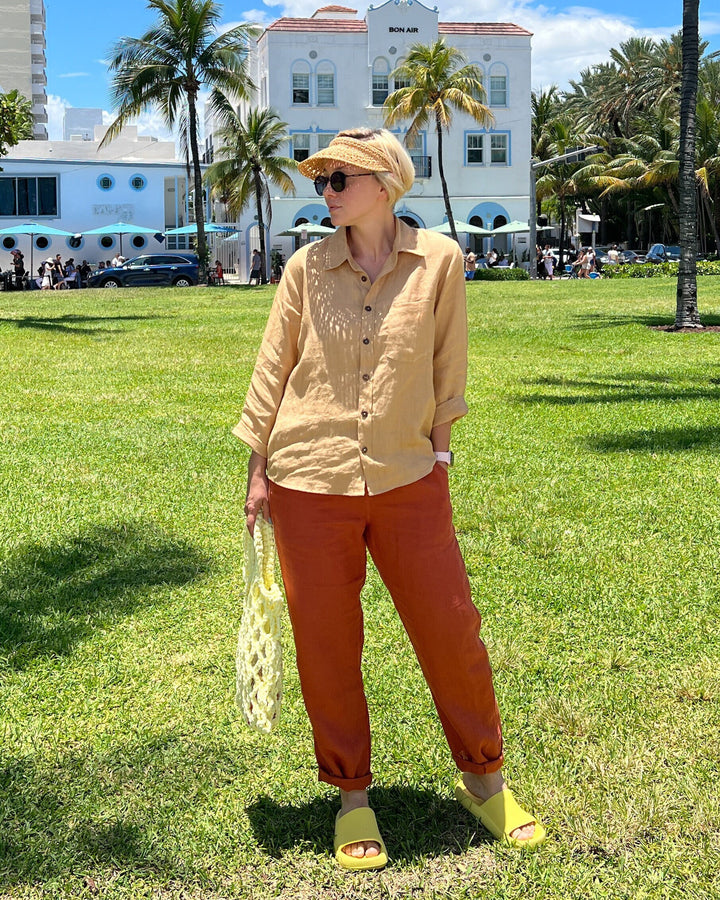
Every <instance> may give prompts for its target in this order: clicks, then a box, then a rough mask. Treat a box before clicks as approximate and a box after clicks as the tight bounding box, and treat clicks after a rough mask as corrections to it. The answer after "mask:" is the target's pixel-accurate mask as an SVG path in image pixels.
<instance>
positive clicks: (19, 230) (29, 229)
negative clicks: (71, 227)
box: [0, 222, 75, 277]
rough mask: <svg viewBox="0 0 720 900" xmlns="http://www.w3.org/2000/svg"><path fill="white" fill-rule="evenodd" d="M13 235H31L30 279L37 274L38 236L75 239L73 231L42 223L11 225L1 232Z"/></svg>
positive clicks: (0, 232) (0, 233) (0, 231)
mask: <svg viewBox="0 0 720 900" xmlns="http://www.w3.org/2000/svg"><path fill="white" fill-rule="evenodd" d="M2 234H11V235H13V236H15V235H16V234H29V235H30V277H33V276H34V274H35V271H34V262H33V249H34V238H36V237H37V236H38V235H41V234H43V235H45V236H46V237H74V236H75V235H74V233H73V232H72V231H63V230H62V229H61V228H53V227H52V226H51V225H42V224H40V222H23V224H22V225H11V226H10V228H3V229H2V230H0V235H2Z"/></svg>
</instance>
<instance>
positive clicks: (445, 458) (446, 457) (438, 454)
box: [435, 450, 455, 466]
mask: <svg viewBox="0 0 720 900" xmlns="http://www.w3.org/2000/svg"><path fill="white" fill-rule="evenodd" d="M435 459H436V460H437V461H438V462H444V463H447V464H448V465H449V466H451V465H453V463H454V462H455V454H454V453H453V452H452V450H444V451H443V450H436V451H435Z"/></svg>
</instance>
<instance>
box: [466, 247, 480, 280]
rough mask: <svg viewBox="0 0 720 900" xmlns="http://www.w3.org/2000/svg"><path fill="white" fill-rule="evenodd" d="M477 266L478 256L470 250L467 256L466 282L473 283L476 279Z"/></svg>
mask: <svg viewBox="0 0 720 900" xmlns="http://www.w3.org/2000/svg"><path fill="white" fill-rule="evenodd" d="M476 265H477V256H475V254H474V253H473V252H472V250H468V252H467V256H466V257H465V280H466V281H472V280H473V278H474V277H475V268H476Z"/></svg>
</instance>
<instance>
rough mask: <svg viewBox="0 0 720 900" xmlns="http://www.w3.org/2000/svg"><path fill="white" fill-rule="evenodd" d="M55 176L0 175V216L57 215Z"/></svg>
mask: <svg viewBox="0 0 720 900" xmlns="http://www.w3.org/2000/svg"><path fill="white" fill-rule="evenodd" d="M57 212H58V204H57V178H55V177H54V176H53V177H43V178H12V177H0V216H57Z"/></svg>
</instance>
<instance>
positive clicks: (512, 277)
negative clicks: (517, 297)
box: [473, 267, 530, 281]
mask: <svg viewBox="0 0 720 900" xmlns="http://www.w3.org/2000/svg"><path fill="white" fill-rule="evenodd" d="M529 278H530V275H529V273H528V272H527V270H526V269H506V268H504V267H503V268H497V267H493V268H492V269H476V271H475V275H474V276H473V281H527V280H528V279H529Z"/></svg>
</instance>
